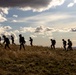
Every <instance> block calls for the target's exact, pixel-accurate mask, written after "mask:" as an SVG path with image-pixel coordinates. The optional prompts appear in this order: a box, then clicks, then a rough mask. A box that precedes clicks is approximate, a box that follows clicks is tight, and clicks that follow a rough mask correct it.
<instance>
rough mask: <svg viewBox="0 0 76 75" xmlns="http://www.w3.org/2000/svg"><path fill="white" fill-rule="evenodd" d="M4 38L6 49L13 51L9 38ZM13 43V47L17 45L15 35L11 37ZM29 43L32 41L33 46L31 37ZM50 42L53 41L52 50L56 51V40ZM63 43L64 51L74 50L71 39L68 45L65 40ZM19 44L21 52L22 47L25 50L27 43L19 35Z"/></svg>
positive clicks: (31, 43)
mask: <svg viewBox="0 0 76 75" xmlns="http://www.w3.org/2000/svg"><path fill="white" fill-rule="evenodd" d="M2 37H3V38H4V42H3V44H5V49H6V48H9V49H11V48H10V47H9V44H10V40H9V38H8V37H6V36H5V35H3V36H2ZM11 41H12V44H13V45H16V44H15V43H14V36H13V35H11ZM29 41H30V45H31V46H33V39H32V38H31V37H29ZM50 41H51V49H55V45H56V40H54V39H50ZM62 41H63V48H64V50H73V49H72V41H70V39H68V43H67V42H66V41H65V40H64V39H62ZM19 43H20V50H21V49H22V47H23V49H24V50H25V43H26V41H25V38H24V37H23V36H22V34H19ZM0 45H1V46H2V44H1V37H0ZM67 45H68V47H67V48H66V46H67Z"/></svg>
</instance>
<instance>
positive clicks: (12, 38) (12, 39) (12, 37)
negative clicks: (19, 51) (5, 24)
mask: <svg viewBox="0 0 76 75" xmlns="http://www.w3.org/2000/svg"><path fill="white" fill-rule="evenodd" d="M11 41H12V44H14V45H15V43H14V36H13V35H11Z"/></svg>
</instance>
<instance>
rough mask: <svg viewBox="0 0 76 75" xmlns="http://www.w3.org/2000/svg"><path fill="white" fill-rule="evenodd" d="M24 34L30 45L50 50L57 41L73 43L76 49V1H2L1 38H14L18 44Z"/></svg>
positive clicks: (59, 42)
mask: <svg viewBox="0 0 76 75" xmlns="http://www.w3.org/2000/svg"><path fill="white" fill-rule="evenodd" d="M20 33H21V34H22V35H23V36H24V37H25V39H26V41H27V44H28V45H29V36H31V37H32V38H33V40H34V45H42V46H50V39H51V38H53V39H56V41H57V44H56V46H57V47H61V46H62V39H63V38H64V39H65V40H67V39H71V40H72V42H73V46H76V0H0V35H1V36H2V35H3V34H5V35H6V36H7V37H9V38H10V35H14V37H15V42H16V43H17V44H18V43H19V42H18V40H19V37H18V35H19V34H20Z"/></svg>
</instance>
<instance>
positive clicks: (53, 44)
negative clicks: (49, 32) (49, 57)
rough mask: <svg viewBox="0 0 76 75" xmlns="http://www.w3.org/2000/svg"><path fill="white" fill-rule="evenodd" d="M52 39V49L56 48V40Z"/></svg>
mask: <svg viewBox="0 0 76 75" xmlns="http://www.w3.org/2000/svg"><path fill="white" fill-rule="evenodd" d="M50 40H51V49H55V45H56V40H53V39H50Z"/></svg>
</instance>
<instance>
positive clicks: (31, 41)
mask: <svg viewBox="0 0 76 75" xmlns="http://www.w3.org/2000/svg"><path fill="white" fill-rule="evenodd" d="M29 39H30V40H29V41H30V45H31V46H33V39H32V38H31V37H29Z"/></svg>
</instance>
